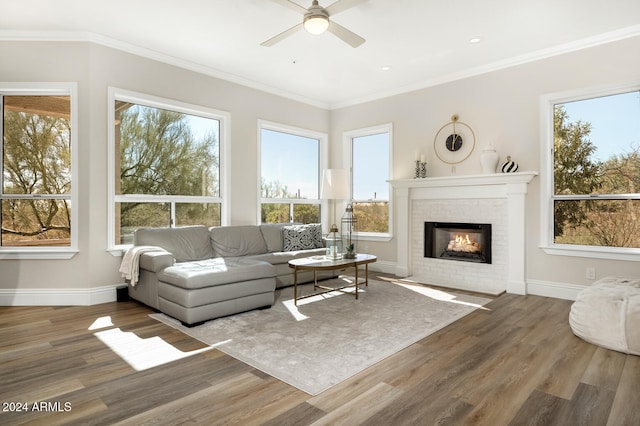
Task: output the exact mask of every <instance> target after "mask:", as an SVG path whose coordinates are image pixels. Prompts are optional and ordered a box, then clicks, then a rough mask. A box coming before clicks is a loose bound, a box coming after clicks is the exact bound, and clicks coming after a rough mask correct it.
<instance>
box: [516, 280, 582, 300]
mask: <svg viewBox="0 0 640 426" xmlns="http://www.w3.org/2000/svg"><path fill="white" fill-rule="evenodd" d="M585 288H586V287H585V286H583V285H576V284H567V283H557V282H552V281H539V280H527V293H528V294H532V295H534V296H545V297H553V298H556V299H565V300H576V297H577V296H578V293H579V292H580V291H581V290H584V289H585Z"/></svg>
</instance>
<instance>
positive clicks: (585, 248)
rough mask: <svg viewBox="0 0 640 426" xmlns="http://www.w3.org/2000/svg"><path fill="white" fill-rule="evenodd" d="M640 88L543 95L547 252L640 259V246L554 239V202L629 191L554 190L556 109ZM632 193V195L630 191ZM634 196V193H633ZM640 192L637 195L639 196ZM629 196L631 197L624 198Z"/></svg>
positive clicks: (543, 213)
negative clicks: (595, 193) (560, 192)
mask: <svg viewBox="0 0 640 426" xmlns="http://www.w3.org/2000/svg"><path fill="white" fill-rule="evenodd" d="M638 90H640V82H637V81H635V82H625V83H619V84H613V85H606V86H597V87H587V88H581V89H576V90H570V91H564V92H558V93H551V94H547V95H543V96H541V98H540V138H541V149H540V169H541V170H540V171H541V173H540V180H541V184H540V245H539V248H541V249H542V250H543V251H544V252H545V253H547V254H551V255H557V256H573V257H586V258H597V259H610V260H626V261H640V248H631V247H610V246H609V247H607V246H591V245H579V244H559V243H555V242H554V230H553V229H554V226H553V224H554V201H556V200H574V199H602V200H607V199H620V197H624V196H625V194H619V195H613V196H612V195H603V196H601V197H598V196H587V195H584V194H581V195H576V196H567V195H559V196H556V195H555V191H554V172H555V170H554V130H555V129H554V110H555V106H556V105H557V104H561V103H568V102H574V101H580V100H587V99H591V98H598V97H604V96H610V95H616V94H623V93H626V92H633V91H638ZM627 195H629V194H627ZM632 195H633V194H632ZM638 195H640V194H635V196H636V197H637V196H638ZM624 199H629V197H624Z"/></svg>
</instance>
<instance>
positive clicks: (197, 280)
mask: <svg viewBox="0 0 640 426" xmlns="http://www.w3.org/2000/svg"><path fill="white" fill-rule="evenodd" d="M134 246H137V247H138V248H140V246H144V248H145V250H144V251H141V254H140V255H139V277H138V280H137V282H135V283H132V282H129V296H130V297H131V298H133V299H135V300H138V301H140V302H142V303H144V304H146V305H148V306H151V307H152V308H155V309H157V310H159V311H161V312H164V313H166V314H167V315H170V316H172V317H174V318H176V319H178V320H180V321H181V322H182V323H183V324H184V325H187V326H193V325H196V324H199V323H202V322H204V321H207V320H210V319H214V318H218V317H222V316H227V315H232V314H235V313H239V312H244V311H248V310H252V309H257V308H264V307H270V306H271V305H273V303H274V300H275V290H276V288H280V287H285V286H288V285H293V270H292V269H291V268H289V265H288V263H287V262H288V261H289V260H291V259H295V258H300V257H308V256H314V255H323V254H324V253H325V248H324V244H323V240H322V230H321V227H320V225H318V224H312V225H291V224H266V225H257V226H255V225H246V226H225V227H213V228H207V227H205V226H188V227H181V228H142V229H138V230H137V231H136V232H135V236H134ZM337 274H338V271H327V272H326V273H323V274H319V276H318V278H319V279H322V278H330V277H334V276H336V275H337ZM311 280H313V274H312V273H309V272H308V273H306V274H305V273H299V274H298V281H299V282H306V281H311Z"/></svg>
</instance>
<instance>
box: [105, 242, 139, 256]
mask: <svg viewBox="0 0 640 426" xmlns="http://www.w3.org/2000/svg"><path fill="white" fill-rule="evenodd" d="M131 247H133V244H123V245H121V246H115V247H111V248H108V249H107V251H108V252H109V254H111V256H113V257H122V256H124V254H125V253H126V252H127V250H129V248H131Z"/></svg>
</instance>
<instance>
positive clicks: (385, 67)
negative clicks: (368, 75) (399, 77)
mask: <svg viewBox="0 0 640 426" xmlns="http://www.w3.org/2000/svg"><path fill="white" fill-rule="evenodd" d="M380 69H381V70H382V71H389V70H390V69H391V65H384V66H382V67H380Z"/></svg>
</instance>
